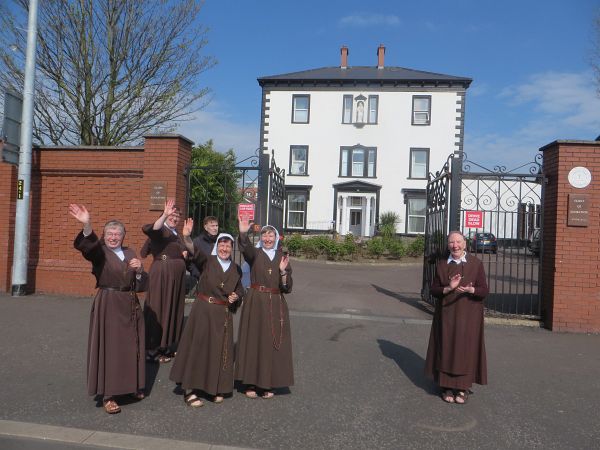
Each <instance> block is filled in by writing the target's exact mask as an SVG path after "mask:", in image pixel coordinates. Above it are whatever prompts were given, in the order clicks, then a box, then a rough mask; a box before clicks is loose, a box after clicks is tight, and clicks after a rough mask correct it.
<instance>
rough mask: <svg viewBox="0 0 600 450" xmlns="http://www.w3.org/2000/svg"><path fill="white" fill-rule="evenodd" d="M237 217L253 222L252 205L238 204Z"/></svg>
mask: <svg viewBox="0 0 600 450" xmlns="http://www.w3.org/2000/svg"><path fill="white" fill-rule="evenodd" d="M238 217H239V218H240V219H241V220H248V221H253V220H254V203H240V204H239V205H238Z"/></svg>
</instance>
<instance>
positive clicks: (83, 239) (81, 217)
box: [69, 203, 104, 262]
mask: <svg viewBox="0 0 600 450" xmlns="http://www.w3.org/2000/svg"><path fill="white" fill-rule="evenodd" d="M69 214H70V215H71V216H72V217H74V218H75V219H76V220H77V221H78V222H80V223H81V224H82V225H83V229H82V230H81V232H79V234H78V235H77V237H76V238H75V241H74V242H73V246H74V247H75V248H76V249H77V250H79V251H80V252H81V254H82V255H83V257H84V258H85V259H87V260H88V261H92V262H98V261H100V260H101V259H102V258H103V257H104V253H103V252H102V249H101V248H100V241H99V240H98V236H97V235H96V233H94V230H93V229H92V221H91V216H90V213H89V211H88V210H87V208H86V207H85V206H84V205H81V204H77V203H71V204H70V205H69Z"/></svg>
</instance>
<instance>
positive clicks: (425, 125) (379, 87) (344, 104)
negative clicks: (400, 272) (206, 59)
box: [258, 46, 472, 236]
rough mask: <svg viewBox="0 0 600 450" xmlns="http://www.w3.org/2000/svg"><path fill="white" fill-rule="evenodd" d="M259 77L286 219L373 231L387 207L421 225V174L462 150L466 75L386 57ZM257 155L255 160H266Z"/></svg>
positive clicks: (302, 225) (412, 229)
mask: <svg viewBox="0 0 600 450" xmlns="http://www.w3.org/2000/svg"><path fill="white" fill-rule="evenodd" d="M384 54H385V48H384V47H383V46H380V47H379V48H378V50H377V66H372V67H365V66H358V67H350V66H348V64H347V61H348V49H347V48H345V47H342V49H341V64H340V66H339V67H328V68H321V69H313V70H307V71H303V72H296V73H290V74H284V75H275V76H268V77H262V78H259V79H258V82H259V84H260V86H261V87H262V90H263V92H262V94H263V95H262V102H263V103H262V120H261V149H262V152H263V155H274V158H275V162H276V163H277V165H278V166H279V167H282V168H284V169H285V170H286V182H285V187H286V201H285V212H284V228H285V229H286V230H287V231H288V232H289V231H300V232H322V231H331V230H336V231H337V232H339V233H340V234H346V233H349V232H350V233H353V234H354V235H355V236H372V235H373V234H374V233H375V231H376V226H377V223H378V221H379V215H380V214H381V213H383V212H388V211H392V212H395V213H397V214H398V216H399V218H400V222H399V223H398V224H397V227H396V228H397V232H398V233H401V234H422V233H423V232H424V230H425V206H426V198H425V197H426V186H427V175H428V173H429V172H430V171H433V172H435V171H436V170H439V169H440V168H441V167H442V165H443V164H444V162H445V161H446V159H447V157H448V155H450V154H451V153H453V152H456V151H459V152H460V151H462V145H463V134H464V117H465V94H466V90H467V88H468V87H469V85H470V83H471V81H472V80H471V79H469V78H464V77H455V76H449V75H443V74H436V73H430V72H422V71H416V70H411V69H405V68H400V67H385V66H384ZM265 161H268V160H265V159H264V157H263V158H261V164H265Z"/></svg>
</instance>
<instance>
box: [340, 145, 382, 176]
mask: <svg viewBox="0 0 600 450" xmlns="http://www.w3.org/2000/svg"><path fill="white" fill-rule="evenodd" d="M376 166H377V149H375V148H367V147H352V148H347V147H346V148H344V147H342V149H341V153H340V177H358V178H374V177H375V176H376Z"/></svg>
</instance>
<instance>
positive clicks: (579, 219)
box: [567, 194, 590, 227]
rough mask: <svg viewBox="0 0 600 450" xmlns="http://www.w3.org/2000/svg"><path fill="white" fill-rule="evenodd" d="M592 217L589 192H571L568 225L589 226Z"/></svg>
mask: <svg viewBox="0 0 600 450" xmlns="http://www.w3.org/2000/svg"><path fill="white" fill-rule="evenodd" d="M589 217H590V203H589V195H588V194H569V203H568V210H567V226H570V227H587V226H588V223H589Z"/></svg>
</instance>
